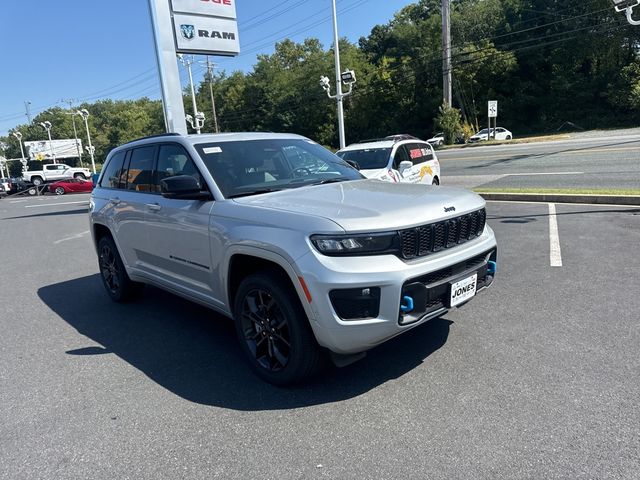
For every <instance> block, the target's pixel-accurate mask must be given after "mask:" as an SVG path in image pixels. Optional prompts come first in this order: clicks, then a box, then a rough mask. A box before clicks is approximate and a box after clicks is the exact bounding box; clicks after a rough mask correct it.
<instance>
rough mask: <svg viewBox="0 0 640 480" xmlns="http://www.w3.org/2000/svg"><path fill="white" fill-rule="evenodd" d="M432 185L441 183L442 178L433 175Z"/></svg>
mask: <svg viewBox="0 0 640 480" xmlns="http://www.w3.org/2000/svg"><path fill="white" fill-rule="evenodd" d="M431 185H435V186H438V185H440V180H439V179H438V177H433V181H432V182H431Z"/></svg>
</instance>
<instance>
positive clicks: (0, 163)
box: [0, 142, 9, 178]
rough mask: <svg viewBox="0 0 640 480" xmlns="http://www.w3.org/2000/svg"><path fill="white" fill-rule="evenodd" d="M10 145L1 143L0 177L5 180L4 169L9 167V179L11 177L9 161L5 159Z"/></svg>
mask: <svg viewBox="0 0 640 480" xmlns="http://www.w3.org/2000/svg"><path fill="white" fill-rule="evenodd" d="M7 148H8V145H7V144H6V143H4V142H0V151H1V152H2V155H0V177H3V178H4V167H5V165H6V167H7V178H8V177H9V165H7V159H6V158H4V152H6V151H7Z"/></svg>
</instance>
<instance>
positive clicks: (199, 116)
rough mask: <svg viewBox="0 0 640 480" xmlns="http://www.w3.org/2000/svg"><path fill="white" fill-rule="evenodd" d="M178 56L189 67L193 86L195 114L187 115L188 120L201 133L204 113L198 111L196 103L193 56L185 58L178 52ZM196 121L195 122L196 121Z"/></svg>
mask: <svg viewBox="0 0 640 480" xmlns="http://www.w3.org/2000/svg"><path fill="white" fill-rule="evenodd" d="M178 58H179V59H180V61H181V62H182V65H184V66H185V67H187V71H188V72H189V85H190V86H191V101H192V102H193V116H191V115H186V116H185V118H186V120H187V121H188V122H189V123H190V124H191V128H194V129H195V130H196V133H198V134H200V129H201V128H202V126H203V125H204V113H202V112H199V111H198V105H197V104H196V90H195V88H194V86H193V74H192V73H191V64H192V63H193V58H191V59H188V58H185V57H184V56H183V55H182V54H178ZM194 122H195V123H194Z"/></svg>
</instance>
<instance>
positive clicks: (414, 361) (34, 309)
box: [0, 195, 640, 480]
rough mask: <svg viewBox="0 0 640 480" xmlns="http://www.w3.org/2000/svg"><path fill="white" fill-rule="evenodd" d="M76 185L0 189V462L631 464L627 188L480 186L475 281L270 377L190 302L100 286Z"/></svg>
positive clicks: (197, 469) (522, 471)
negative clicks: (111, 295) (553, 229)
mask: <svg viewBox="0 0 640 480" xmlns="http://www.w3.org/2000/svg"><path fill="white" fill-rule="evenodd" d="M87 201H88V197H87V196H86V195H78V196H64V197H43V198H30V199H22V200H18V199H12V200H11V199H5V200H1V201H0V225H2V228H0V245H2V248H0V265H1V266H2V273H3V275H2V277H3V279H2V289H0V301H1V304H2V305H3V307H4V312H3V315H2V316H0V324H1V325H2V332H3V334H2V340H1V341H0V405H1V406H2V408H0V478H2V479H7V480H8V479H11V480H22V479H25V480H27V479H28V480H31V479H41V480H43V479H56V480H62V479H87V478H90V479H92V480H98V479H116V478H117V479H154V480H156V479H178V478H180V479H182V478H185V479H187V478H188V479H212V478H224V479H228V478H242V479H245V478H256V479H257V478H265V479H302V478H304V479H307V478H310V479H312V478H331V479H336V478H340V479H349V478H354V479H362V478H416V479H423V478H433V479H451V478H456V479H477V478H492V479H513V478H572V479H590V478H620V479H633V478H638V472H639V471H640V456H639V452H640V416H639V415H638V412H639V411H640V355H639V345H640V328H639V323H638V312H639V311H640V296H638V295H637V292H638V291H639V290H640V276H639V275H638V271H640V256H638V254H637V246H638V245H639V244H640V209H633V208H615V207H591V206H563V205H557V206H556V210H555V211H556V215H555V216H552V217H550V211H552V209H551V207H549V206H548V205H547V204H506V203H489V204H488V222H489V223H490V225H491V226H492V227H493V228H494V229H495V231H496V235H497V236H498V240H499V248H500V251H499V263H498V269H499V270H498V272H499V273H498V276H497V279H496V281H495V282H494V285H493V286H492V287H491V288H490V289H489V290H487V291H486V292H483V293H482V294H480V295H478V297H477V298H475V299H474V300H473V301H472V302H470V303H469V304H468V305H466V306H465V307H463V308H461V309H459V310H456V311H453V312H451V313H449V314H447V315H446V316H445V317H444V318H442V319H439V320H434V321H431V322H429V323H427V324H425V325H423V326H421V327H418V328H416V329H415V330H412V331H411V332H409V333H407V334H405V335H403V336H400V337H398V338H396V339H394V340H392V341H390V342H388V343H386V344H384V345H383V346H381V347H379V348H376V349H374V350H373V351H371V352H369V354H368V356H367V357H366V358H365V359H364V360H362V361H360V362H358V363H356V364H354V365H351V366H350V367H347V368H344V369H340V370H337V369H331V370H329V371H327V372H325V373H324V374H323V375H321V376H320V377H319V378H316V379H314V380H313V381H311V382H309V383H308V384H306V385H303V386H299V387H296V388H291V389H280V388H275V387H272V386H269V385H267V384H264V383H262V382H260V381H259V380H258V379H257V378H255V377H254V376H253V375H252V374H251V372H250V371H249V369H248V368H247V367H246V366H245V364H244V361H243V359H242V358H241V356H240V353H241V352H240V351H239V348H238V346H237V344H236V340H235V337H234V331H233V328H232V325H231V323H230V322H229V321H228V320H225V319H223V318H220V317H219V316H217V315H215V314H214V313H212V312H210V311H208V310H207V309H205V308H202V307H199V306H197V305H194V304H192V303H189V302H187V301H185V300H182V299H180V298H177V297H175V296H173V295H169V294H166V293H163V292H161V291H159V290H157V289H154V288H148V289H147V290H146V292H145V294H144V296H143V298H142V299H140V300H139V301H137V302H135V303H131V304H126V305H116V304H114V303H112V302H111V301H110V300H109V299H108V297H107V295H106V293H105V292H104V291H103V286H102V284H101V282H100V279H99V276H98V270H97V262H96V255H95V252H94V250H93V247H92V245H91V241H90V238H89V233H88V228H89V227H88V222H87V214H86V208H87ZM551 220H555V223H556V224H557V231H558V235H557V236H555V235H551V236H550V224H551V223H553V222H552V221H551ZM558 260H560V261H559V262H558ZM552 264H556V265H558V264H561V265H562V266H555V267H554V266H551V265H552Z"/></svg>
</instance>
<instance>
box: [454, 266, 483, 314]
mask: <svg viewBox="0 0 640 480" xmlns="http://www.w3.org/2000/svg"><path fill="white" fill-rule="evenodd" d="M477 283H478V274H477V273H475V274H473V275H471V276H470V277H467V278H465V279H464V280H460V281H458V282H454V283H452V284H451V303H450V305H451V306H452V307H455V306H456V305H460V304H461V303H463V302H466V301H467V300H469V299H470V298H471V297H473V296H474V295H475V294H476V285H477Z"/></svg>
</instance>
